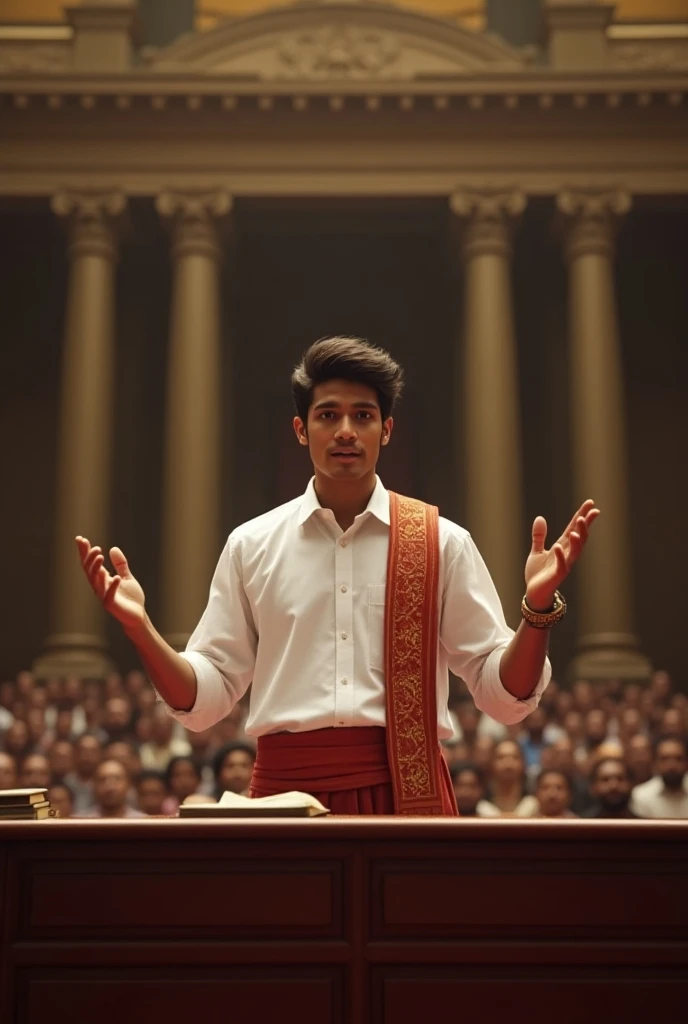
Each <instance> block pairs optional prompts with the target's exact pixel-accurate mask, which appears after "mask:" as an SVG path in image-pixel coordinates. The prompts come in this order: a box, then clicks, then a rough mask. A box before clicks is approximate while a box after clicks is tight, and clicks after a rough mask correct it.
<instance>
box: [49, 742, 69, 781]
mask: <svg viewBox="0 0 688 1024" xmlns="http://www.w3.org/2000/svg"><path fill="white" fill-rule="evenodd" d="M49 760H50V770H51V772H52V774H53V775H54V776H56V778H58V779H63V778H64V777H65V775H68V774H69V772H71V771H73V770H74V750H73V748H72V744H71V743H68V742H67V741H66V740H57V741H56V742H55V743H53V745H52V747H51V748H50V754H49Z"/></svg>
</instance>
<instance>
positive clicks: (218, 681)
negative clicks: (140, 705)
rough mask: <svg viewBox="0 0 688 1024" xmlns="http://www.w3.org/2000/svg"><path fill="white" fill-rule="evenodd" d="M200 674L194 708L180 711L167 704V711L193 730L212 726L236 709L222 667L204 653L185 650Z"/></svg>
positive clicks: (185, 655)
mask: <svg viewBox="0 0 688 1024" xmlns="http://www.w3.org/2000/svg"><path fill="white" fill-rule="evenodd" d="M181 657H182V658H184V659H185V660H186V661H188V662H189V664H190V665H191V667H192V668H193V670H194V672H195V674H196V685H197V690H196V703H195V704H194V706H193V707H192V708H191V710H190V711H178V710H177V709H176V708H171V707H170V706H169V704H166V705H165V706H166V708H167V712H168V714H170V715H171V716H172V718H175V719H176V720H177V721H178V722H181V724H182V725H183V726H184V728H185V729H191V731H192V732H203V730H204V729H209V728H210V727H211V726H212V725H215V723H216V722H219V721H220V719H222V718H224V717H225V715H228V714H229V712H230V711H231V710H232V702H231V699H230V696H229V694H228V693H227V688H226V686H225V682H224V679H223V678H222V675H221V673H220V671H219V670H218V669H216V668H215V666H214V665H213V664H212V663H211V662H210V661H209V660H208V659H207V658H206V657H204V656H203V655H202V654H198V653H197V652H195V651H189V652H182V654H181Z"/></svg>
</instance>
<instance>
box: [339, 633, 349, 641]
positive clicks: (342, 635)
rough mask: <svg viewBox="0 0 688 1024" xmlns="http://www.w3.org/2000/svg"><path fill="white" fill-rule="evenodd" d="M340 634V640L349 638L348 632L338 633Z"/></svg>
mask: <svg viewBox="0 0 688 1024" xmlns="http://www.w3.org/2000/svg"><path fill="white" fill-rule="evenodd" d="M340 636H341V638H342V640H348V639H349V634H348V633H340Z"/></svg>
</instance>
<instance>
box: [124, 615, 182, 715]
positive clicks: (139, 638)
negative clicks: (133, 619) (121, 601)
mask: <svg viewBox="0 0 688 1024" xmlns="http://www.w3.org/2000/svg"><path fill="white" fill-rule="evenodd" d="M125 633H126V635H127V636H128V637H129V639H130V640H131V642H132V643H133V645H134V646H135V647H136V650H137V651H138V653H139V657H140V658H141V661H142V662H143V665H144V668H145V669H146V672H147V673H148V675H149V677H150V680H151V682H152V683H153V686H154V687H155V689H156V690H157V691H158V693H159V694H160V696H161V697H162V699H163V700H164V701H165V703H166V704H169V706H170V707H171V708H174V709H175V711H190V710H191V708H192V707H193V706H194V704H195V703H196V693H197V690H198V685H197V682H196V673H195V672H194V670H193V668H192V667H191V665H190V664H189V662H188V661H186V659H185V658H182V657H181V655H179V654H177V652H176V651H175V650H174V648H173V647H170V645H169V644H168V643H167V642H166V641H165V640H163V638H162V637H161V636H160V634H159V633H158V631H157V629H156V628H155V626H154V625H153V623H152V622H151V620H150V619H149V618H148V616H147V615H146V620H145V622H144V623H143V625H142V626H140V627H138V628H136V629H126V630H125Z"/></svg>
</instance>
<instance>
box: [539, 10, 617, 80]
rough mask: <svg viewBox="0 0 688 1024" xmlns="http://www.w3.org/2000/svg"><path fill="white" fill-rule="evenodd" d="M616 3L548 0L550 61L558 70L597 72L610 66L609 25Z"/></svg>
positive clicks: (547, 33)
mask: <svg viewBox="0 0 688 1024" xmlns="http://www.w3.org/2000/svg"><path fill="white" fill-rule="evenodd" d="M614 7H615V4H614V3H604V2H602V0H545V3H544V8H543V15H544V27H545V35H546V38H547V50H548V56H549V63H550V66H551V67H552V68H554V69H555V70H557V71H596V70H599V69H602V68H605V67H608V66H609V63H610V56H609V47H608V44H607V28H608V26H609V25H610V23H611V22H612V21H613V19H614Z"/></svg>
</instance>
